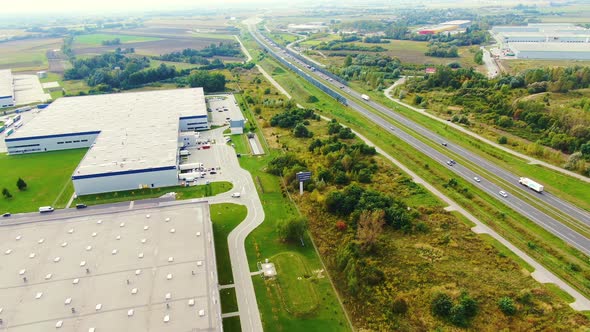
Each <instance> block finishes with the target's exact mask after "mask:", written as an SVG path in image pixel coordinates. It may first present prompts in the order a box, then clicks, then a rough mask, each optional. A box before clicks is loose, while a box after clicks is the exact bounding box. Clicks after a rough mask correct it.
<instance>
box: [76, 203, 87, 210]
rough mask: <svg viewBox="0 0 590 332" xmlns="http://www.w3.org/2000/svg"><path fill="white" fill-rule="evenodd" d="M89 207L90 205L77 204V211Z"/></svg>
mask: <svg viewBox="0 0 590 332" xmlns="http://www.w3.org/2000/svg"><path fill="white" fill-rule="evenodd" d="M87 207H88V205H86V204H82V203H79V204H76V209H85V208H87Z"/></svg>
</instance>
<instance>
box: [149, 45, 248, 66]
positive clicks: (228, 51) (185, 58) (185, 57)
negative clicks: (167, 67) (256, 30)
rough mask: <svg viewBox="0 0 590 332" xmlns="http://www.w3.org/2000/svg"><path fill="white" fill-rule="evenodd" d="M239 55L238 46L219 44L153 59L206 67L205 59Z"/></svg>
mask: <svg viewBox="0 0 590 332" xmlns="http://www.w3.org/2000/svg"><path fill="white" fill-rule="evenodd" d="M241 54H242V52H241V50H240V44H238V43H227V42H226V43H223V42H220V43H219V44H211V45H209V46H207V47H205V48H204V49H202V50H195V49H192V48H187V49H184V50H182V51H177V52H171V53H166V54H162V55H160V56H157V57H155V59H158V60H163V61H174V62H186V63H192V64H201V65H208V64H209V60H207V59H206V58H212V57H214V56H227V57H237V56H241Z"/></svg>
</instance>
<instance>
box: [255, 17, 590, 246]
mask: <svg viewBox="0 0 590 332" xmlns="http://www.w3.org/2000/svg"><path fill="white" fill-rule="evenodd" d="M250 31H251V32H253V31H254V29H251V30H250ZM255 38H257V36H255ZM258 39H259V42H261V41H260V38H258ZM267 46H268V45H267ZM275 49H276V47H275ZM287 57H289V58H290V60H292V62H293V63H295V64H297V65H299V66H300V67H305V66H304V65H302V63H301V62H300V61H299V60H297V59H294V58H292V57H290V56H287ZM308 74H309V75H313V76H315V77H317V78H318V79H319V80H322V81H323V84H324V85H325V87H329V88H331V89H332V90H333V91H336V92H337V91H338V89H342V88H343V87H342V86H340V84H339V83H335V82H332V81H330V80H329V79H328V77H326V76H325V75H323V74H321V73H308ZM303 77H304V78H305V76H303ZM346 91H347V92H348V93H349V94H350V95H352V96H353V97H356V98H358V100H361V94H360V93H358V92H356V91H354V90H352V89H348V88H347V89H346ZM361 103H362V104H363V105H361V104H359V103H358V102H357V101H355V100H354V99H352V98H349V99H348V105H349V106H350V107H351V108H352V109H354V110H355V111H357V112H358V113H360V114H362V115H364V116H365V117H367V118H368V119H370V120H371V121H373V122H374V123H376V124H378V125H379V126H381V127H382V128H383V129H385V130H386V131H388V132H390V133H391V134H393V135H396V136H398V137H399V138H401V139H402V140H404V141H405V142H407V143H408V144H410V145H412V146H413V147H414V148H415V149H417V150H418V151H420V152H422V153H424V154H425V155H427V156H429V157H430V158H432V159H434V160H435V161H438V162H440V163H442V164H443V165H446V164H447V161H449V160H450V159H452V158H451V157H449V156H448V155H446V154H443V153H441V152H439V151H438V150H437V149H435V148H433V147H432V146H430V145H428V144H426V143H424V142H423V141H421V140H420V139H418V138H415V137H414V136H412V135H410V134H408V133H407V132H405V131H404V130H402V129H401V128H400V127H399V126H397V125H392V124H391V123H390V122H389V121H388V120H387V118H391V119H394V120H395V121H397V122H399V123H400V124H402V125H404V126H405V127H407V128H409V129H410V130H412V131H414V132H416V133H418V134H420V135H422V136H423V137H425V138H427V139H429V140H431V141H434V142H436V144H440V143H441V142H444V141H445V140H444V138H442V137H440V136H439V135H437V134H435V133H434V132H432V131H430V130H428V129H426V128H425V127H422V126H420V125H418V124H417V123H414V122H413V121H411V120H409V119H407V118H405V117H403V116H402V115H400V114H399V113H396V112H394V111H392V110H390V109H388V108H386V107H384V106H383V105H381V104H378V103H375V102H374V101H362V102H361ZM364 104H368V105H370V106H371V107H372V108H374V109H376V110H377V111H379V112H380V113H381V114H380V115H377V114H375V113H372V112H370V111H368V110H367V109H366V108H365V107H364ZM448 150H449V151H452V152H453V153H454V154H455V155H458V156H460V157H461V160H463V161H465V163H469V164H471V166H472V167H476V168H479V169H480V170H481V173H482V174H476V173H474V172H473V171H471V170H470V169H468V168H467V167H464V166H462V165H455V166H450V169H451V170H452V171H453V172H455V173H456V174H457V175H459V176H461V177H463V178H464V179H466V180H467V181H473V178H474V177H475V176H478V177H479V178H481V179H482V181H481V182H479V183H476V185H479V186H480V187H481V188H482V190H484V191H486V192H488V193H489V194H491V195H496V196H497V197H498V199H499V200H500V201H501V202H503V203H504V204H505V205H507V206H509V207H510V208H512V209H514V210H515V211H517V212H518V213H521V214H522V215H524V216H526V217H528V218H530V219H531V220H532V221H534V222H535V223H537V224H539V225H540V226H541V227H544V228H545V229H547V230H548V231H550V232H552V233H553V234H554V235H556V236H557V237H559V238H561V239H562V240H564V241H566V242H567V243H569V244H570V245H572V246H574V247H576V248H577V249H579V250H580V251H582V252H584V253H585V254H586V255H590V240H588V239H587V238H586V237H584V236H582V235H580V234H579V233H578V232H577V231H575V230H573V229H571V228H570V227H567V226H565V225H563V224H561V223H560V222H558V221H557V220H555V219H554V218H553V217H551V216H549V215H547V214H546V213H544V212H542V211H540V210H539V209H537V208H536V207H534V206H532V205H531V204H529V203H527V202H525V201H523V200H522V199H520V198H518V197H515V196H514V195H511V194H510V193H508V197H505V198H504V197H500V196H498V193H499V192H500V191H501V190H502V191H506V192H509V190H508V189H506V188H501V187H499V186H497V185H496V184H494V183H492V182H490V181H487V180H486V179H485V175H486V174H493V175H494V176H496V177H498V178H501V179H503V180H504V181H505V182H506V183H507V184H508V186H509V187H507V188H511V189H512V190H515V191H519V193H520V194H522V195H526V196H527V198H528V199H531V200H533V201H535V202H536V203H537V204H539V205H543V206H545V207H546V208H548V207H550V208H551V209H552V212H553V213H557V214H559V215H560V216H562V217H568V218H569V219H570V220H572V221H578V222H579V225H584V226H583V227H588V226H590V213H588V212H587V211H584V210H581V209H579V208H577V207H575V206H573V205H572V204H569V203H568V202H565V201H563V200H561V199H558V198H557V197H555V196H553V195H551V194H549V193H544V194H537V193H535V192H532V191H531V190H530V189H528V188H526V187H523V186H521V185H519V184H518V178H519V177H518V176H516V175H513V174H511V173H509V172H508V171H506V170H504V169H502V168H500V167H498V166H497V165H495V164H493V163H492V162H490V161H488V160H486V159H484V158H482V157H480V156H478V155H476V154H474V153H472V152H471V151H469V150H466V149H464V148H462V147H460V146H454V145H449V147H448Z"/></svg>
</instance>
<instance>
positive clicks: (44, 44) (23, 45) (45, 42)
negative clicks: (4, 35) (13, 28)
mask: <svg viewBox="0 0 590 332" xmlns="http://www.w3.org/2000/svg"><path fill="white" fill-rule="evenodd" d="M61 45H62V40H61V39H60V38H50V39H49V38H39V39H26V40H17V41H9V42H3V43H0V69H8V68H10V69H12V71H13V72H20V71H35V70H43V69H47V66H48V62H47V57H46V56H45V53H46V52H47V51H49V50H53V49H59V48H60V47H61Z"/></svg>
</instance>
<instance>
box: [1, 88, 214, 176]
mask: <svg viewBox="0 0 590 332" xmlns="http://www.w3.org/2000/svg"><path fill="white" fill-rule="evenodd" d="M196 115H204V116H206V115H207V106H206V104H205V97H204V93H203V89H202V88H194V89H176V90H158V91H143V92H132V93H119V94H108V95H95V96H82V97H68V98H60V99H58V100H56V101H55V102H53V103H52V104H51V105H49V107H47V108H46V109H44V110H42V111H41V113H40V114H39V115H38V116H37V117H35V119H34V120H32V121H31V122H29V123H27V124H26V125H25V126H23V127H22V128H21V129H19V130H18V131H16V132H15V133H14V134H13V135H12V136H11V137H10V139H11V140H14V139H19V138H26V137H36V136H47V135H64V134H71V133H87V132H90V133H91V132H98V131H99V132H100V134H99V135H98V138H97V139H96V141H95V142H94V145H93V146H92V147H91V148H90V150H89V151H88V153H87V154H86V156H85V157H84V159H83V160H82V162H81V163H80V165H79V166H78V168H77V169H76V171H75V172H74V174H73V175H75V176H76V175H87V174H102V173H111V172H120V171H129V170H140V169H147V168H159V167H167V166H176V155H177V149H178V132H179V118H180V117H184V116H196ZM64 140H67V137H66V138H64Z"/></svg>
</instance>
